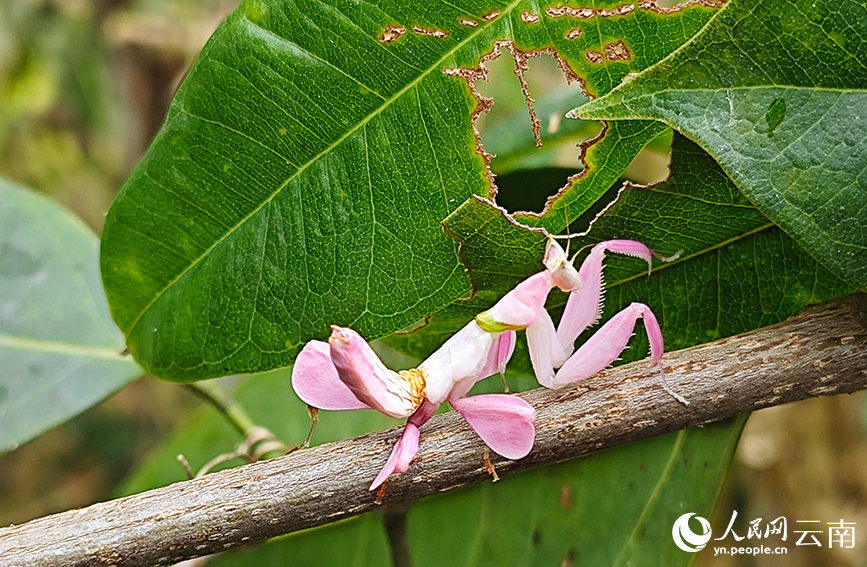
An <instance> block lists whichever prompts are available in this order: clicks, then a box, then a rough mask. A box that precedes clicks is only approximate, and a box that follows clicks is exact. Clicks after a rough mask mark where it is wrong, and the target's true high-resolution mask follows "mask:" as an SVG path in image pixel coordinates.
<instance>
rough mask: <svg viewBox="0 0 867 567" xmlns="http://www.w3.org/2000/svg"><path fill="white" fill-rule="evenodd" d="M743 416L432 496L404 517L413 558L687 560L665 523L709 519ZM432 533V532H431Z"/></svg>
mask: <svg viewBox="0 0 867 567" xmlns="http://www.w3.org/2000/svg"><path fill="white" fill-rule="evenodd" d="M745 422H746V416H744V417H741V418H738V419H736V420H729V421H725V422H721V423H715V424H711V425H708V426H705V427H704V428H691V429H686V430H683V431H679V432H677V433H672V434H669V435H664V436H661V437H657V438H654V439H649V440H646V441H642V442H639V443H633V444H630V445H626V446H623V447H619V448H617V449H615V450H611V451H604V452H602V453H597V454H594V455H590V456H588V457H585V458H582V459H576V460H573V461H569V462H566V463H562V464H559V465H553V466H549V467H542V468H538V469H532V470H529V471H525V472H522V473H520V474H517V475H514V476H509V477H506V478H503V479H502V480H501V481H500V482H498V483H496V484H493V483H483V484H481V485H477V486H474V487H472V488H470V489H468V490H463V491H460V492H450V493H447V494H443V495H440V496H435V497H433V498H429V499H426V500H424V501H423V502H419V503H416V504H414V505H413V507H412V509H411V510H410V514H409V518H408V528H409V541H410V548H411V550H412V559H413V565H419V566H422V565H439V564H441V552H440V551H438V550H441V549H442V548H443V547H444V546H446V547H447V548H448V550H449V564H452V565H468V566H470V565H473V566H474V565H563V564H572V565H599V566H601V565H612V566H618V567H622V566H626V565H633V566H639V565H648V566H657V565H672V566H674V565H684V566H685V565H688V564H690V563H691V561H692V560H693V558H694V557H693V556H692V555H691V554H687V553H684V552H683V551H681V550H680V549H678V548H677V547H676V546H675V544H674V542H673V541H672V539H671V526H672V525H673V524H674V521H675V520H676V519H677V518H678V517H679V516H681V515H682V514H684V513H686V512H696V513H698V514H699V515H700V516H705V517H709V516H710V513H711V511H712V510H713V504H714V502H715V501H716V497H717V496H718V495H719V492H720V490H721V488H722V481H723V478H724V476H725V471H726V468H727V465H728V462H729V459H730V458H731V457H732V455H733V454H734V449H735V447H736V446H737V441H738V438H739V437H740V432H741V429H742V428H743V424H744V423H745ZM432 533H436V534H437V536H436V537H430V535H431V534H432Z"/></svg>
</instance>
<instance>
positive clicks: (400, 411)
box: [292, 239, 688, 490]
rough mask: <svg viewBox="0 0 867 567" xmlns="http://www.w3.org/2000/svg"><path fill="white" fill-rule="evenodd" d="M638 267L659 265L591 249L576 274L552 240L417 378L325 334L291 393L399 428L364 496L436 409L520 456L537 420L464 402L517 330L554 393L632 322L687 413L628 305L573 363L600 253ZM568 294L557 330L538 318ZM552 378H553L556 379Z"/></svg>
mask: <svg viewBox="0 0 867 567" xmlns="http://www.w3.org/2000/svg"><path fill="white" fill-rule="evenodd" d="M606 251H610V252H615V253H619V254H628V255H632V256H636V257H639V258H641V259H643V260H646V261H647V263H648V266H650V263H651V261H652V256H656V257H658V258H660V259H662V260H664V261H669V260H672V259H673V258H663V257H662V256H660V255H659V254H657V253H655V252H653V251H651V250H650V249H648V248H647V247H646V246H644V245H643V244H641V243H639V242H635V241H633V240H609V241H606V242H602V243H600V244H597V245H596V246H594V247H593V249H592V251H591V252H590V255H589V256H588V257H587V259H586V260H585V261H584V263H583V264H582V266H581V268H580V270H576V269H575V267H574V266H573V264H572V262H571V261H569V259H568V257H567V255H566V252H564V251H563V249H562V248H561V247H560V245H559V244H557V242H556V241H555V240H554V239H550V240H549V242H548V246H547V247H546V250H545V257H544V261H543V263H544V265H545V270H543V271H541V272H539V273H537V274H535V275H533V276H530V277H529V278H527V279H526V280H524V281H523V282H521V283H520V284H518V285H517V286H516V287H515V289H513V290H512V291H510V292H509V293H507V294H506V295H505V296H504V297H503V298H502V299H501V300H500V301H499V302H497V304H496V305H494V306H493V307H492V308H491V309H489V310H487V311H485V312H483V313H480V314H479V315H477V316H476V317H475V319H474V320H473V321H471V322H470V323H468V324H467V325H466V326H465V327H464V328H463V329H461V330H460V331H458V332H457V333H456V334H455V335H453V336H452V337H451V338H450V339H449V340H447V341H446V342H445V343H444V344H443V345H442V347H440V348H439V350H437V351H436V352H435V353H433V354H432V355H431V356H430V357H429V358H428V359H427V360H425V361H424V362H423V363H422V364H421V365H419V367H418V368H414V369H410V370H404V371H400V372H395V371H393V370H390V369H389V368H387V367H386V366H385V365H384V364H383V363H382V361H380V359H379V358H378V357H377V356H376V353H374V351H373V349H372V348H371V347H370V345H368V344H367V342H365V340H364V339H363V338H362V337H361V336H360V335H359V334H358V333H356V332H355V331H353V330H352V329H348V328H345V327H338V326H332V333H331V337H330V338H329V339H328V342H327V343H326V342H322V341H310V342H309V343H307V345H306V346H305V347H304V349H303V350H302V351H301V353H300V354H299V355H298V358H297V360H296V361H295V366H294V368H293V371H292V385H293V387H294V388H295V391H296V392H297V393H298V396H299V397H300V398H301V399H302V400H303V401H304V402H306V403H307V404H308V405H309V406H312V407H316V408H319V409H326V410H350V409H364V408H372V409H376V410H378V411H380V412H382V413H384V414H386V415H389V416H392V417H397V418H402V417H406V418H408V419H407V422H406V426H405V427H404V430H403V433H402V434H401V437H400V439H399V440H398V441H397V443H396V444H395V447H394V449H393V450H392V452H391V455H390V456H389V458H388V461H387V462H386V464H385V466H384V467H383V468H382V470H381V471H380V473H379V474H378V475H377V477H376V479H375V480H374V481H373V483H372V484H371V486H370V489H371V490H374V489H376V488H378V487H379V486H381V485H382V484H383V483H384V482H385V481H386V480H387V479H388V477H389V476H390V475H391V474H394V473H399V472H404V471H406V470H407V469H408V468H409V464H410V462H411V461H412V459H413V457H415V455H416V453H417V452H418V448H419V428H420V427H421V426H422V425H423V424H424V423H425V422H426V421H427V420H429V419H430V418H431V416H433V414H434V412H435V411H436V410H437V408H438V407H439V406H440V404H441V403H443V402H444V401H448V402H449V404H450V405H451V406H452V407H454V408H455V409H456V410H457V411H458V412H459V413H460V414H461V415H462V416H463V417H464V419H466V420H467V422H468V423H469V424H470V426H471V427H472V428H473V429H474V430H475V431H476V433H477V434H478V435H479V436H480V437H481V438H482V440H483V441H484V442H485V443H486V444H487V445H488V446H489V447H490V448H491V449H493V450H494V451H495V452H497V453H499V454H500V455H502V456H504V457H506V458H508V459H519V458H522V457H524V456H526V455H527V454H528V453H529V452H530V450H531V449H532V447H533V442H534V440H535V430H534V424H535V418H536V413H535V410H533V408H532V407H531V406H530V405H529V404H528V403H527V402H525V401H524V400H523V399H521V398H518V397H515V396H511V395H507V394H487V395H476V396H471V397H466V394H467V393H468V392H469V391H470V389H471V388H472V387H473V385H474V384H475V383H476V382H478V381H479V380H482V379H484V378H487V377H488V376H491V375H493V374H495V373H497V372H499V373H501V374H502V373H503V372H504V371H505V367H506V364H507V362H508V361H509V359H510V358H511V356H512V352H513V351H514V348H515V341H516V331H519V330H525V331H526V333H527V344H528V346H529V350H530V358H531V362H532V365H533V370H534V372H535V374H536V377H537V379H538V380H539V383H540V384H542V385H543V386H545V387H548V388H561V387H563V386H565V385H566V384H569V383H572V382H576V381H578V380H582V379H584V378H587V377H589V376H592V375H593V374H595V373H597V372H598V371H599V370H602V369H603V368H605V367H606V366H608V365H609V364H611V363H612V362H613V361H614V360H616V359H617V357H618V356H619V355H620V353H621V352H622V351H623V349H624V348H625V347H626V344H627V342H628V341H629V338H630V337H631V336H632V330H633V328H634V326H635V323H636V322H637V320H638V319H643V321H644V325H645V328H646V329H647V334H648V338H649V340H650V353H651V362H652V364H654V365H655V366H657V367H658V368H659V370H660V373H661V375H662V381H663V387H664V388H665V390H666V391H667V392H668V393H670V394H671V395H672V396H674V397H675V398H677V399H678V400H680V401H681V402H683V403H688V402H687V401H686V400H685V399H683V398H682V397H681V396H679V395H677V394H676V393H674V392H673V391H671V389H670V388H668V385H667V384H666V383H665V373H664V370H663V367H662V362H661V359H662V354H663V340H662V332H661V330H660V328H659V323H658V322H657V320H656V317H655V316H654V315H653V312H652V311H651V310H650V308H648V307H647V306H646V305H644V304H642V303H633V304H631V305H630V306H628V307H627V308H626V309H624V310H623V311H621V312H620V313H618V314H617V315H615V316H614V317H613V318H612V319H611V320H610V321H608V322H607V323H605V324H604V325H603V326H602V327H601V328H600V329H599V330H598V331H597V332H596V333H595V334H594V335H593V336H592V337H591V338H590V339H589V340H588V341H587V342H586V343H584V345H582V346H581V347H580V348H579V349H578V350H577V351H575V352H574V353H573V348H574V342H575V340H576V338H577V337H578V335H580V334H581V333H582V332H583V331H584V330H585V329H587V327H589V326H590V325H592V324H593V323H594V322H595V321H596V320H597V319H598V318H599V315H600V312H601V305H602V265H603V260H604V258H605V252H606ZM555 286H556V287H558V288H559V289H561V290H562V291H564V292H567V293H569V299H568V301H567V304H566V309H565V311H564V313H563V317H562V319H561V321H560V325H559V327H558V328H556V329H555V327H554V323H553V322H552V321H551V317H550V316H549V315H548V313H547V311H545V300H546V299H547V297H548V294H549V293H550V291H551V290H552V289H553V288H554V287H555ZM556 368H559V371H556V372H555V369H556Z"/></svg>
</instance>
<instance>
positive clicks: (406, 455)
mask: <svg viewBox="0 0 867 567" xmlns="http://www.w3.org/2000/svg"><path fill="white" fill-rule="evenodd" d="M418 436H419V431H418V426H417V425H415V424H412V423H409V422H407V424H406V426H405V427H404V428H403V433H402V434H401V435H400V439H398V440H397V443H395V444H394V449H392V450H391V455H389V456H388V460H387V461H386V462H385V466H384V467H382V470H381V471H379V474H378V475H376V478H375V479H373V484H371V485H370V489H369V490H376V489H377V488H379V486H380V485H381V484H382V483H383V482H385V481H386V480H387V479H388V477H389V476H391V475H392V474H394V473H402V472H405V471H406V470H407V469H408V468H409V464H410V463H411V462H412V459H413V458H414V457H415V454H416V453H418Z"/></svg>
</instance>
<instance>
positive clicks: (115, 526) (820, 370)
mask: <svg viewBox="0 0 867 567" xmlns="http://www.w3.org/2000/svg"><path fill="white" fill-rule="evenodd" d="M865 347H867V298H865V296H852V297H848V298H844V299H843V300H840V301H836V302H832V303H830V304H825V305H822V306H818V307H815V308H811V309H809V310H807V311H806V312H804V313H802V314H800V315H798V316H796V317H793V318H791V319H789V320H787V321H785V322H783V323H780V324H778V325H774V326H772V327H767V328H765V329H760V330H757V331H753V332H750V333H746V334H744V335H739V336H737V337H731V338H727V339H722V340H719V341H716V342H714V343H710V344H706V345H702V346H699V347H694V348H690V349H685V350H682V351H677V352H673V353H670V354H668V355H666V357H665V361H664V362H665V366H666V369H667V370H668V380H669V383H670V384H671V386H672V388H674V389H675V390H676V391H677V392H679V393H680V394H683V395H684V396H686V397H687V398H688V399H689V400H690V402H691V403H690V405H688V406H684V405H683V404H680V403H679V402H677V401H676V400H674V399H673V398H672V397H671V396H669V395H667V394H666V393H665V392H663V390H662V388H661V385H660V381H659V376H658V374H657V372H656V370H654V369H652V368H648V367H647V362H646V361H645V362H638V363H633V364H628V365H625V366H621V367H618V368H615V369H610V370H606V371H604V372H602V373H600V374H599V375H598V376H596V377H594V378H592V379H590V380H587V381H585V382H582V383H580V384H578V385H576V386H574V387H567V388H564V389H562V390H557V391H551V390H545V389H538V390H534V391H531V392H527V393H525V394H522V397H524V398H525V399H526V400H527V401H528V402H530V404H532V405H533V407H535V408H536V410H537V412H538V418H537V421H536V432H537V437H536V444H535V447H534V449H533V451H532V452H531V453H530V454H529V455H528V456H527V457H526V458H524V459H521V460H519V461H508V460H505V459H503V458H501V457H499V456H497V455H491V457H492V461H493V463H494V465H495V466H496V468H497V471H498V472H499V474H500V475H505V474H510V473H513V472H516V471H519V470H523V469H527V468H530V467H536V466H541V465H546V464H550V463H555V462H559V461H563V460H566V459H571V458H574V457H577V456H580V455H585V454H587V453H591V452H594V451H598V450H601V449H605V448H607V447H613V446H615V445H621V444H624V443H628V442H631V441H636V440H639V439H644V438H647V437H652V436H655V435H661V434H663V433H668V432H670V431H675V430H678V429H682V428H684V427H689V426H694V425H700V424H703V423H708V422H711V421H716V420H720V419H724V418H727V417H732V416H734V415H737V414H740V413H743V412H748V411H753V410H756V409H759V408H763V407H767V406H771V405H778V404H783V403H787V402H792V401H796V400H802V399H805V398H810V397H816V396H824V395H832V394H840V393H850V392H854V391H857V390H861V389H864V388H867V348H865ZM398 435H399V430H398V429H396V428H395V429H390V430H388V431H381V432H378V433H373V434H370V435H365V436H362V437H357V438H355V439H349V440H346V441H340V442H337V443H329V444H326V445H320V446H318V447H313V448H311V449H307V450H304V451H298V452H296V453H293V454H291V455H287V456H284V457H280V458H276V459H271V460H269V461H263V462H258V463H253V464H250V465H245V466H242V467H238V468H234V469H230V470H225V471H221V472H217V473H213V474H209V475H206V476H204V477H202V478H198V479H194V480H190V481H186V482H179V483H176V484H173V485H171V486H167V487H163V488H159V489H156V490H151V491H148V492H144V493H142V494H137V495H133V496H129V497H126V498H121V499H118V500H113V501H110V502H105V503H101V504H95V505H93V506H89V507H87V508H84V509H81V510H71V511H69V512H64V513H61V514H56V515H53V516H47V517H44V518H40V519H37V520H33V521H31V522H28V523H26V524H23V525H21V526H16V527H9V528H3V529H0V565H3V566H6V565H28V566H33V567H42V566H49V565H51V566H55V565H56V566H60V565H63V566H71V565H82V566H83V565H94V566H95V565H100V566H105V565H123V566H132V565H141V566H145V565H167V564H171V563H174V562H177V561H179V560H182V559H185V558H190V557H195V556H200V555H205V554H209V553H214V552H218V551H222V550H224V549H227V548H230V547H234V546H238V545H243V544H246V543H250V542H254V541H258V540H262V539H265V538H269V537H273V536H277V535H281V534H285V533H289V532H293V531H296V530H301V529H304V528H309V527H313V526H318V525H321V524H326V523H329V522H334V521H337V520H340V519H343V518H346V517H349V516H353V515H356V514H361V513H363V512H367V511H370V510H373V509H376V508H377V504H375V502H374V499H375V495H374V494H373V493H371V492H369V491H368V490H367V487H368V485H369V484H370V482H371V481H372V479H373V478H374V477H375V476H376V474H377V472H378V471H379V469H380V468H381V467H382V465H383V464H384V462H385V460H386V458H387V456H388V453H389V451H391V448H392V446H393V445H394V442H395V440H396V438H397V436H398ZM484 452H485V446H484V444H483V443H482V442H481V440H480V439H479V438H478V437H477V436H476V435H475V434H474V433H473V432H472V430H470V428H469V427H468V426H467V424H466V423H465V422H464V421H463V420H462V419H461V418H460V417H459V416H458V415H457V414H456V413H455V412H449V413H447V414H443V415H438V416H436V417H434V418H433V419H432V420H431V421H430V422H429V423H428V424H426V425H425V426H424V427H423V428H422V442H421V449H420V451H419V453H418V456H417V457H416V459H415V461H414V462H413V464H412V466H411V467H410V470H409V471H407V472H406V473H404V474H401V475H398V476H396V477H393V478H392V480H391V481H390V482H389V484H388V490H387V492H386V494H385V498H384V505H386V506H388V505H394V504H398V503H402V502H408V501H411V500H415V499H418V498H422V497H424V496H428V495H430V494H434V493H437V492H442V491H445V490H451V489H454V488H458V487H461V486H466V485H468V484H472V483H476V482H482V481H485V480H487V479H489V478H490V476H489V474H488V472H487V471H486V470H485V464H484V461H483V456H484Z"/></svg>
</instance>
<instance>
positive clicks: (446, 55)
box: [129, 0, 520, 335]
mask: <svg viewBox="0 0 867 567" xmlns="http://www.w3.org/2000/svg"><path fill="white" fill-rule="evenodd" d="M519 3H520V0H513V1H512V2H511V3H510V4H508V5H507V6H506V7H505V8H503V10H502V13H501V14H500V17H504V16H506V15H507V14H510V13H511V11H512V10H513V9H514V8H515V6H517V5H518V4H519ZM241 20H242V21H245V22H247V23H249V24H250V25H252V26H254V27H256V28H258V29H261V30H263V31H266V32H269V33H271V32H270V30H267V29H265V28H262V27H261V26H259V25H257V24H256V23H255V22H252V21H251V20H249V19H247V18H246V17H244V18H241ZM492 23H493V21H492ZM488 27H489V26H485V25H481V26H479V27H477V28H476V29H475V31H473V32H472V33H470V34H469V35H468V36H467V37H466V38H465V39H464V40H463V41H461V42H459V43H458V44H457V45H455V47H454V48H452V49H450V50H447V51H446V52H445V53H443V56H442V57H440V58H439V59H438V60H437V61H436V62H435V63H434V64H433V65H431V66H430V67H428V68H427V69H425V70H423V71H422V72H421V73H420V74H419V75H418V77H416V78H415V79H413V80H412V81H410V82H409V83H407V84H406V86H404V87H403V88H402V89H400V90H399V91H397V92H396V93H394V94H393V95H392V96H391V97H389V98H387V99H384V100H383V103H382V105H380V106H379V107H378V108H377V109H376V110H375V111H373V112H371V113H370V114H368V115H367V116H366V117H365V118H364V119H362V120H360V121H358V122H357V123H356V124H355V125H353V126H352V127H351V128H349V129H348V130H347V131H346V132H345V133H344V134H343V135H342V136H341V137H340V138H338V139H337V140H335V141H334V142H332V143H331V144H330V145H329V146H328V147H326V148H325V149H323V150H322V151H321V152H319V153H318V154H316V155H315V156H313V157H312V158H310V159H309V160H308V161H307V162H306V163H304V164H302V165H300V166H299V167H298V169H297V170H296V171H295V173H293V174H292V175H291V176H289V177H288V178H287V179H286V180H285V181H284V182H283V183H282V184H280V185H279V186H278V187H277V189H275V190H274V191H273V192H272V193H271V194H270V195H269V196H268V198H266V199H264V200H263V201H262V202H261V203H260V204H259V205H258V206H257V207H256V208H254V209H253V210H252V211H250V213H249V214H247V216H245V217H244V218H242V219H241V220H240V221H238V223H236V224H235V225H234V226H233V227H231V228H230V229H229V230H228V231H227V232H226V233H225V234H223V236H221V237H220V238H218V239H217V240H216V241H215V242H214V243H213V244H212V245H211V246H209V247H208V248H207V249H206V250H205V251H204V252H202V253H201V254H200V255H199V256H198V257H196V258H195V259H194V260H193V261H191V262H190V263H189V264H188V265H187V266H186V267H185V268H184V269H183V270H181V271H180V272H179V273H178V275H177V276H175V277H174V278H173V279H172V280H171V281H169V282H168V283H167V284H166V285H165V286H163V287H162V288H161V289H160V290H159V291H157V292H156V293H154V295H153V297H152V298H151V300H150V301H149V302H148V303H147V304H146V305H145V306H144V307H143V308H142V309H141V310H140V311H139V313H138V314H137V315H136V317H135V319H134V320H133V321H132V323H131V324H130V326H129V334H130V335H131V334H132V333H133V331H134V330H135V328H136V327H137V326H138V323H139V321H141V318H142V317H143V316H144V314H145V313H146V312H147V311H148V310H149V309H150V308H151V307H152V306H153V305H154V303H156V302H157V300H158V299H159V298H160V297H161V296H162V295H163V293H165V292H166V291H167V290H168V289H169V288H171V287H172V286H173V285H175V284H176V283H177V282H178V281H179V280H180V279H181V278H183V277H184V275H185V274H186V273H187V272H189V271H190V270H192V269H193V267H194V266H197V265H198V264H199V263H200V262H201V261H202V259H203V258H205V257H206V256H207V255H208V254H210V253H211V251H212V250H214V249H215V248H216V247H217V246H218V245H219V244H221V243H222V242H223V241H224V240H226V239H227V238H228V237H229V236H231V235H232V234H234V233H235V231H237V230H238V228H239V227H241V226H243V225H244V224H245V223H246V222H247V221H248V220H249V219H250V218H252V217H253V216H255V215H256V214H257V213H258V212H259V211H260V210H262V208H263V207H265V206H266V205H268V204H269V203H270V202H271V201H272V200H273V199H274V197H276V196H277V195H278V194H279V193H280V192H281V191H282V190H283V189H284V188H285V187H286V186H287V185H288V184H289V183H290V182H291V181H292V180H293V179H295V178H296V177H298V176H299V175H301V173H302V172H304V171H305V170H306V169H307V168H308V167H309V166H310V165H312V164H314V163H316V162H317V161H318V160H319V159H321V158H322V157H323V156H325V155H327V154H328V153H330V152H331V151H333V150H334V149H335V148H336V147H338V146H339V145H340V144H342V143H343V142H344V141H345V140H346V139H347V138H349V136H351V135H352V134H354V133H355V132H356V131H358V130H359V129H360V128H363V127H364V126H365V125H367V123H368V122H370V121H371V120H373V118H375V117H376V116H379V115H380V114H381V113H382V112H383V111H384V110H385V109H386V108H388V107H389V106H391V104H392V103H394V102H395V101H397V100H399V99H400V98H401V97H402V96H403V95H404V94H406V93H407V92H408V91H409V90H410V89H412V88H414V87H416V86H417V85H418V84H419V83H420V82H421V81H422V80H423V79H424V78H426V77H427V76H428V75H430V73H432V72H433V71H434V70H435V69H439V67H440V65H441V64H442V63H443V62H444V61H445V60H446V59H448V58H449V57H451V56H452V55H454V54H455V53H456V52H458V51H459V50H460V49H462V48H463V47H464V46H465V45H467V44H468V43H470V42H471V41H472V40H474V39H475V38H476V37H477V36H479V35H480V34H481V33H482V32H483V31H485V30H487V29H488Z"/></svg>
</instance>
